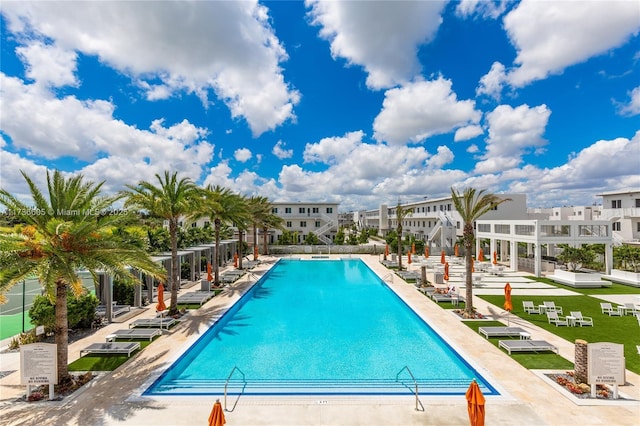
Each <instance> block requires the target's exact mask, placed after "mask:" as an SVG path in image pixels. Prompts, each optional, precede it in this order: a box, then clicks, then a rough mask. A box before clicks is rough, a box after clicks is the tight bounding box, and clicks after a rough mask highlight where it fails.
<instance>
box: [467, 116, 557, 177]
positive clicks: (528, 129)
mask: <svg viewBox="0 0 640 426" xmlns="http://www.w3.org/2000/svg"><path fill="white" fill-rule="evenodd" d="M550 115H551V110H549V109H548V108H547V106H546V105H540V106H537V107H533V108H531V107H529V106H528V105H520V106H519V107H516V108H513V107H511V106H509V105H499V106H498V107H496V109H494V110H493V111H491V112H489V113H487V116H486V119H487V123H488V127H489V137H488V138H487V148H486V152H485V154H484V155H483V156H482V161H480V162H478V163H477V164H476V169H475V171H476V173H494V172H497V171H502V170H506V169H510V168H514V167H517V166H518V165H519V164H520V163H521V162H522V156H523V155H524V154H525V153H528V152H530V151H533V152H539V151H540V150H541V149H542V148H543V147H544V146H545V145H546V144H547V141H546V140H545V139H544V138H543V137H542V135H543V134H544V132H545V129H546V126H547V122H548V120H549V116H550Z"/></svg>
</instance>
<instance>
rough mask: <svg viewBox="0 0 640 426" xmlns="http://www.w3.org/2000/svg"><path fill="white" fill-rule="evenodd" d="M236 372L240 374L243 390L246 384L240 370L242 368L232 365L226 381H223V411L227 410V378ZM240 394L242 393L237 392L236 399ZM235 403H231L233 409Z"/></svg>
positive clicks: (229, 378)
mask: <svg viewBox="0 0 640 426" xmlns="http://www.w3.org/2000/svg"><path fill="white" fill-rule="evenodd" d="M236 371H237V372H238V373H240V374H242V388H243V390H244V388H245V386H247V380H246V378H245V375H244V373H243V372H242V370H240V369H239V368H238V366H237V365H234V366H233V368H232V369H231V373H229V377H227V381H226V382H225V383H224V411H229V410H228V409H227V386H229V380H231V376H233V373H235V372H236ZM240 394H242V392H240V393H238V399H239V398H240ZM237 403H238V400H236V404H237ZM236 404H233V407H234V409H235V406H236Z"/></svg>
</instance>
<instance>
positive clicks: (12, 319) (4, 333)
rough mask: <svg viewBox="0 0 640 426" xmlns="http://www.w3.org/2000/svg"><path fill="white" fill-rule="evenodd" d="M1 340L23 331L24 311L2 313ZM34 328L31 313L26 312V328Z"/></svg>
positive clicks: (0, 317)
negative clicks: (10, 313)
mask: <svg viewBox="0 0 640 426" xmlns="http://www.w3.org/2000/svg"><path fill="white" fill-rule="evenodd" d="M0 324H1V325H0V340H4V339H7V338H9V337H11V336H15V335H16V334H20V333H21V332H22V313H19V314H12V315H0ZM32 328H34V326H33V324H31V318H29V313H28V312H25V313H24V330H25V331H29V330H31V329H32Z"/></svg>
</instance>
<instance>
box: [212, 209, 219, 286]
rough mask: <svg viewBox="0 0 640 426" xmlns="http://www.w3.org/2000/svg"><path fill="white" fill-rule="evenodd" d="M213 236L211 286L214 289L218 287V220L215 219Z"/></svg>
mask: <svg viewBox="0 0 640 426" xmlns="http://www.w3.org/2000/svg"><path fill="white" fill-rule="evenodd" d="M214 224H215V235H216V246H215V249H214V252H213V254H214V256H213V285H214V286H215V287H219V286H220V267H219V266H218V263H219V260H220V220H219V219H215V220H214Z"/></svg>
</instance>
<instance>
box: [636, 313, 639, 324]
mask: <svg viewBox="0 0 640 426" xmlns="http://www.w3.org/2000/svg"><path fill="white" fill-rule="evenodd" d="M636 318H637V319H638V325H640V314H636Z"/></svg>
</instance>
